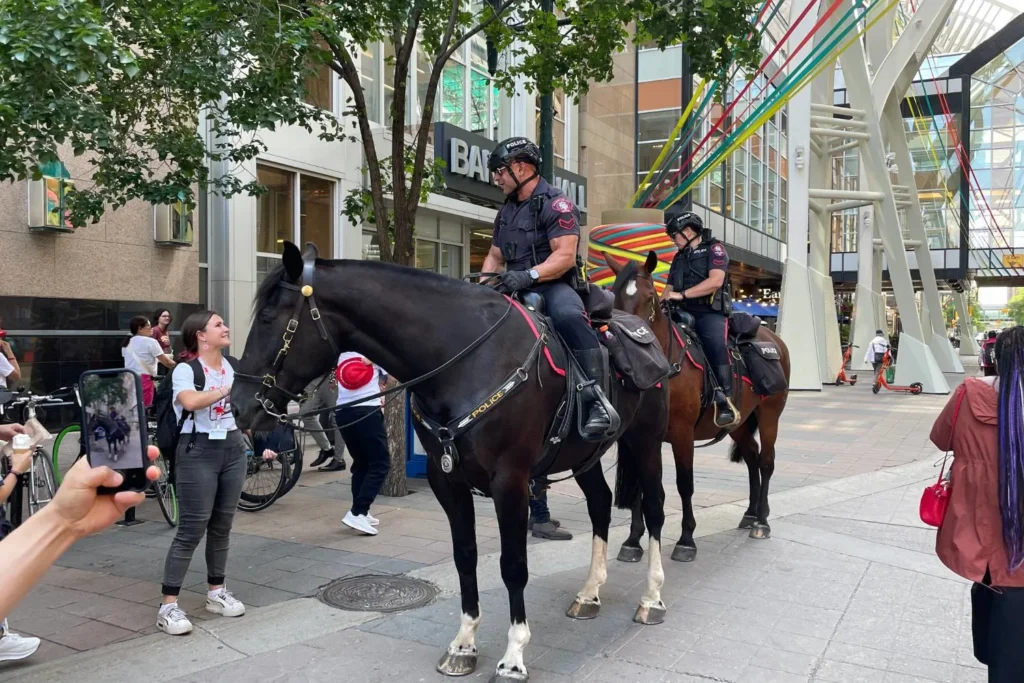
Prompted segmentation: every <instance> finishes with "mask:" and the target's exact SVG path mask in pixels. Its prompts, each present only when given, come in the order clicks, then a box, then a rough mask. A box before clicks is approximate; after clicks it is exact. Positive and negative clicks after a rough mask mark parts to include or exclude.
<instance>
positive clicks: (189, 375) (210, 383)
mask: <svg viewBox="0 0 1024 683" xmlns="http://www.w3.org/2000/svg"><path fill="white" fill-rule="evenodd" d="M199 362H200V363H201V364H202V366H203V372H205V373H206V386H205V387H203V391H209V390H210V389H219V388H221V387H230V386H231V383H232V382H233V381H234V379H235V370H234V368H232V367H231V363H229V362H228V359H227V358H225V359H224V360H222V361H221V367H220V370H214V369H213V368H211V367H209V366H208V365H207V364H206V363H203V360H202V359H199ZM171 385H172V387H173V391H174V414H175V415H176V416H177V417H178V419H179V420H180V419H181V412H182V410H183V409H182V407H181V404H180V403H178V394H180V393H181V392H182V391H195V390H196V381H195V373H194V372H192V366H191V365H190V364H189V363H178V364H177V365H176V366H175V367H174V372H172V373H171ZM193 417H194V420H195V425H196V431H197V432H200V433H201V434H209V433H211V432H213V431H214V430H217V429H223V430H225V431H228V432H230V431H233V430H235V429H238V427H237V426H236V425H235V416H234V415H232V414H231V400H230V397H228V398H223V399H221V400H219V401H217V402H216V403H214V404H213V405H212V406H209V407H207V408H201V409H199V410H197V411H196V412H195V413H194V415H193ZM193 417H190V418H189V419H187V420H185V423H184V424H183V425H182V426H181V433H182V434H188V433H189V432H191V431H192V423H193Z"/></svg>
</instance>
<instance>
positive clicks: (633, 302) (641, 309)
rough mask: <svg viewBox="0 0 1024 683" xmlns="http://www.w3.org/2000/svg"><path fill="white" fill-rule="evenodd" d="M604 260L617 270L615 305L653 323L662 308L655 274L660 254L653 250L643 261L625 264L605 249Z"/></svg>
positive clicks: (614, 286)
mask: <svg viewBox="0 0 1024 683" xmlns="http://www.w3.org/2000/svg"><path fill="white" fill-rule="evenodd" d="M604 260H605V262H606V263H607V264H608V267H609V268H611V269H612V271H613V272H614V273H615V284H613V285H612V293H613V294H615V308H617V309H619V310H620V311H625V312H626V313H632V314H633V315H636V316H639V317H641V318H644V319H645V320H647V321H648V322H651V323H653V322H654V320H655V318H657V317H658V314H659V313H660V310H661V309H660V308H659V303H658V291H657V290H656V289H655V288H654V277H653V276H654V269H655V268H657V266H658V255H657V254H656V253H654V252H653V251H651V252H648V254H647V260H646V261H644V262H643V263H640V262H639V261H633V260H629V261H627V262H626V263H624V264H623V263H619V262H618V261H617V260H615V259H614V258H612V256H611V255H610V254H608V252H605V253H604Z"/></svg>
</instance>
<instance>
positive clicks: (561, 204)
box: [551, 197, 572, 213]
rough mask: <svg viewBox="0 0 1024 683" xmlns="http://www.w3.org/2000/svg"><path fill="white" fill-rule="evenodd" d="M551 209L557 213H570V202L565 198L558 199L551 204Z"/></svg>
mask: <svg viewBox="0 0 1024 683" xmlns="http://www.w3.org/2000/svg"><path fill="white" fill-rule="evenodd" d="M551 208H552V209H554V210H555V211H557V212H558V213H572V202H570V201H569V200H568V199H566V198H565V197H559V198H558V199H556V200H555V201H553V202H551Z"/></svg>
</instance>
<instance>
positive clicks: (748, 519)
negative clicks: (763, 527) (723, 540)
mask: <svg viewBox="0 0 1024 683" xmlns="http://www.w3.org/2000/svg"><path fill="white" fill-rule="evenodd" d="M755 524H757V516H756V515H743V518H742V519H741V520H740V525H739V526H738V527H736V528H737V529H749V528H751V527H752V526H754V525H755Z"/></svg>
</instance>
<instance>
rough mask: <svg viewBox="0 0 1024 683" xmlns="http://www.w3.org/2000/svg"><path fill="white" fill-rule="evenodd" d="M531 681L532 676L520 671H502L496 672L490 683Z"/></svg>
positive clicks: (522, 682) (523, 682)
mask: <svg viewBox="0 0 1024 683" xmlns="http://www.w3.org/2000/svg"><path fill="white" fill-rule="evenodd" d="M528 680H530V675H529V674H528V673H526V672H525V671H519V670H518V669H506V670H504V671H502V670H501V669H499V670H497V671H495V672H494V675H493V676H491V680H490V681H488V683H526V681H528Z"/></svg>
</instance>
